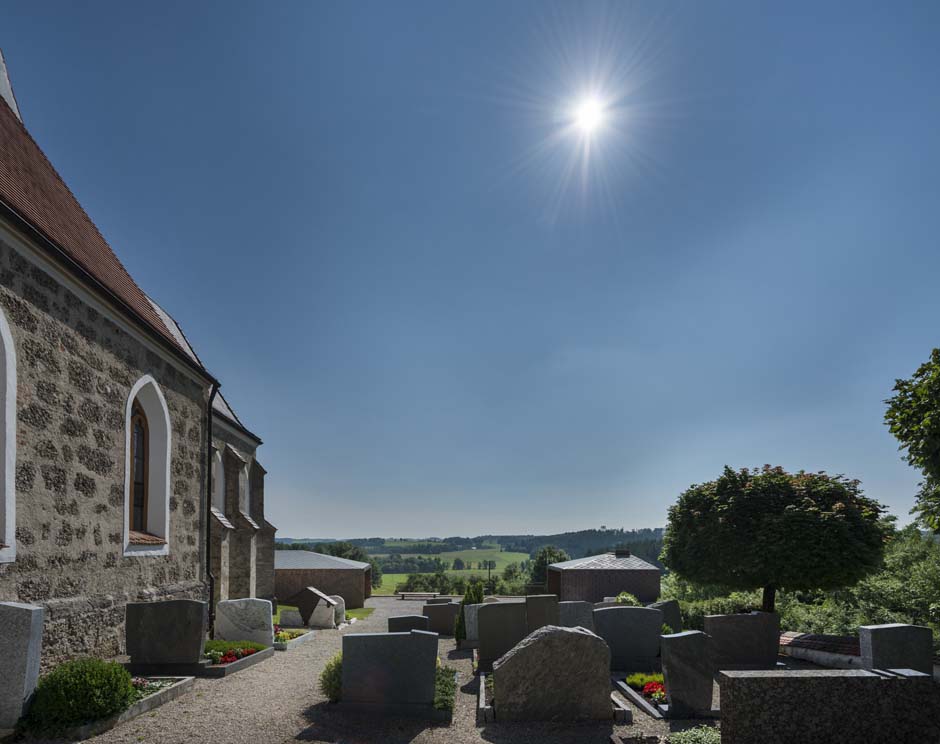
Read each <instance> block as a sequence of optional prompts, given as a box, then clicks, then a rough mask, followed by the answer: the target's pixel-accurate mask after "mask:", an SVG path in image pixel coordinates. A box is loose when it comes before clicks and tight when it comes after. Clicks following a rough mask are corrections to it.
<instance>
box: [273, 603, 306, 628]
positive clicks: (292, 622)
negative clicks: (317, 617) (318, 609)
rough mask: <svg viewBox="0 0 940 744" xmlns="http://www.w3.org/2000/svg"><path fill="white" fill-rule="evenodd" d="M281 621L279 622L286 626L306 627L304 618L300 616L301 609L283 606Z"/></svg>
mask: <svg viewBox="0 0 940 744" xmlns="http://www.w3.org/2000/svg"><path fill="white" fill-rule="evenodd" d="M280 620H281V622H280V623H279V624H280V625H281V626H282V627H284V628H305V627H307V626H306V625H304V619H303V618H302V617H301V616H300V611H299V610H293V609H288V608H287V607H282V608H281V615H280Z"/></svg>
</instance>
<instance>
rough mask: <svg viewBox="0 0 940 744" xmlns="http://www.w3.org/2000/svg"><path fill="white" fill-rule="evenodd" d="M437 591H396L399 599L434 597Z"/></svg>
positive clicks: (437, 594) (436, 595)
mask: <svg viewBox="0 0 940 744" xmlns="http://www.w3.org/2000/svg"><path fill="white" fill-rule="evenodd" d="M439 594H440V593H439V592H398V598H399V599H436V598H437V597H438V596H439Z"/></svg>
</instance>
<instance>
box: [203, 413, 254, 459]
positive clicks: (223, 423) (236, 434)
mask: <svg viewBox="0 0 940 744" xmlns="http://www.w3.org/2000/svg"><path fill="white" fill-rule="evenodd" d="M213 413H218V412H217V411H213ZM217 428H218V429H221V430H222V431H224V432H225V433H226V434H228V435H229V436H231V437H233V438H235V439H236V440H238V443H239V444H240V445H243V446H242V449H243V450H244V451H245V452H250V453H251V454H254V453H255V451H256V450H257V449H258V443H257V442H256V441H254V440H253V439H249V438H248V437H246V436H245V435H244V434H243V433H242V432H240V431H239V430H238V429H236V428H235V427H234V426H232V424H231V423H229V421H228V420H227V419H226V418H225V417H224V416H216V415H213V416H212V429H213V431H215V429H217ZM226 446H228V447H231V446H232V445H230V444H228V443H227V442H226ZM232 449H234V447H233V448H232ZM236 453H237V450H236ZM239 457H241V455H239ZM241 459H243V460H244V459H245V458H244V457H241Z"/></svg>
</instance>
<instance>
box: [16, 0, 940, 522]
mask: <svg viewBox="0 0 940 744" xmlns="http://www.w3.org/2000/svg"><path fill="white" fill-rule="evenodd" d="M868 5H869V4H861V3H859V4H851V5H849V4H830V6H829V7H819V4H818V3H810V2H807V3H798V2H794V3H786V4H773V5H771V4H769V3H744V2H739V3H728V2H709V3H693V2H688V3H678V4H675V3H651V2H648V3H637V4H627V3H619V4H616V5H605V4H601V3H589V4H583V5H576V4H572V3H563V4H556V5H552V4H550V3H548V2H543V1H542V0H537V1H535V2H521V1H520V2H514V3H508V4H507V3H501V2H490V3H481V2H476V3H461V4H453V3H439V2H427V3H417V2H407V3H366V4H363V3H329V4H328V3H309V2H280V3H276V4H275V3H260V2H259V3H234V2H232V3H229V2H224V3H223V2H217V3H183V2H167V3H160V4H156V5H154V4H151V5H140V4H126V3H117V2H103V1H99V2H95V3H87V4H78V3H69V2H10V3H6V4H5V5H4V11H3V15H4V21H3V26H2V33H0V46H2V48H3V50H4V52H5V54H6V57H7V62H8V65H9V68H10V72H11V76H12V78H13V84H14V88H15V91H16V94H17V98H18V101H19V104H20V108H21V111H22V113H23V117H24V120H25V122H26V124H27V126H28V127H29V129H30V131H31V132H32V133H33V135H34V136H35V137H36V139H37V140H38V142H39V143H40V145H41V146H42V147H43V148H44V150H45V151H46V153H47V155H49V157H50V158H51V160H52V161H53V163H54V164H55V165H56V167H57V168H58V169H59V171H60V173H61V174H62V175H63V177H64V178H65V179H66V181H67V183H68V184H69V185H70V186H71V187H72V189H73V191H74V192H75V193H76V195H77V196H78V198H79V200H80V201H81V202H82V204H83V205H84V206H85V208H86V209H87V210H88V212H89V213H90V214H91V216H92V218H93V219H94V220H95V221H96V223H97V224H98V226H99V228H100V229H101V230H102V232H103V233H104V235H105V236H106V237H107V238H108V240H109V241H110V242H111V244H112V246H113V247H114V248H115V250H116V252H117V253H118V255H119V257H120V258H121V259H122V261H124V263H125V264H126V265H127V266H128V268H129V270H130V271H131V273H132V274H133V275H134V276H135V277H136V278H137V280H138V281H139V283H140V284H141V285H142V286H143V287H144V289H145V290H146V291H148V292H149V293H150V294H152V295H153V296H154V297H155V298H157V299H158V300H159V301H160V302H161V304H163V305H164V306H165V307H166V308H167V309H168V310H170V311H171V312H172V313H173V314H174V315H175V317H176V318H177V319H178V320H179V321H180V322H181V324H182V325H183V326H184V328H185V330H186V331H187V333H188V335H189V337H190V339H191V340H192V341H193V342H194V344H195V345H196V346H197V348H198V350H199V352H200V354H201V356H202V357H203V359H204V361H205V362H206V363H207V365H208V366H209V368H210V369H211V370H212V371H213V372H214V373H215V374H216V375H217V376H218V377H219V378H220V379H221V380H222V382H223V392H224V393H225V395H226V396H227V397H228V399H229V400H230V402H231V403H232V404H233V406H234V407H235V408H236V410H237V411H238V412H239V413H240V415H241V416H242V418H243V420H244V421H245V422H246V423H247V424H248V426H249V427H250V428H252V429H253V430H255V431H256V432H258V433H259V434H260V435H261V437H262V438H263V439H264V440H265V445H264V447H263V448H262V449H261V451H260V453H259V457H260V459H261V461H262V462H263V464H264V465H265V466H266V468H267V469H268V471H269V473H268V480H267V486H266V495H267V509H268V513H269V519H270V521H271V522H272V523H274V524H275V525H277V526H278V527H279V529H280V534H281V535H292V536H300V535H306V536H334V537H342V536H365V535H389V536H401V535H410V536H425V535H452V534H479V533H494V532H495V533H517V532H525V533H544V532H554V531H564V530H573V529H581V528H588V527H597V526H600V525H602V524H603V525H607V526H618V527H619V526H624V527H628V528H629V527H644V526H657V525H661V524H663V523H664V521H665V515H666V509H667V507H668V506H669V504H671V503H672V502H673V501H674V500H675V499H676V497H677V496H678V494H679V493H680V492H681V491H682V490H683V489H684V488H685V487H687V486H688V485H689V484H691V483H694V482H701V481H703V480H709V479H711V478H713V477H715V476H717V475H718V474H719V473H720V471H721V468H722V466H723V465H724V464H725V463H727V464H730V465H732V466H736V467H740V466H760V465H762V464H764V463H772V464H781V465H783V466H785V467H787V468H791V469H799V468H805V469H808V470H817V469H826V470H829V471H833V472H842V473H846V474H848V475H851V476H853V477H858V478H860V479H861V480H862V482H863V485H864V487H865V488H866V491H867V493H868V494H869V495H871V496H873V497H875V498H878V499H879V500H881V501H882V502H884V503H885V504H887V505H888V506H889V507H890V509H891V511H892V512H894V513H895V514H898V515H899V516H901V517H902V519H904V520H906V519H907V512H908V510H909V509H910V507H911V505H912V503H913V494H914V492H915V490H916V483H917V474H916V472H915V471H913V470H912V469H911V468H909V467H908V466H907V465H905V464H904V463H903V462H902V461H901V459H900V457H899V454H898V452H897V446H896V442H895V441H894V440H893V438H892V437H891V435H890V434H889V432H888V431H887V429H886V427H885V426H884V425H883V423H882V417H883V412H884V405H883V400H884V399H885V398H886V397H888V396H889V395H890V391H891V386H892V384H893V381H894V378H896V377H899V376H906V375H908V374H910V373H911V372H912V371H913V370H914V369H915V368H916V366H917V364H919V363H920V362H921V361H922V360H924V359H926V358H927V356H928V354H929V351H930V349H931V348H932V347H933V346H934V345H936V344H937V341H938V335H940V292H937V291H936V277H937V275H938V272H940V251H938V240H937V236H938V235H940V209H938V204H940V187H938V184H940V180H938V178H937V173H938V171H940V167H938V166H940V126H938V121H940V96H937V95H936V90H937V86H936V83H937V79H936V73H937V70H938V69H940V45H938V44H937V43H936V36H935V30H936V28H937V26H938V22H940V5H937V4H936V3H931V2H925V3H921V4H918V3H902V4H899V5H893V6H891V7H890V8H889V7H888V6H885V5H882V6H877V5H871V6H868ZM594 88H596V89H598V90H599V92H600V94H601V95H602V96H604V97H605V100H607V99H611V100H609V112H608V126H606V127H605V128H604V129H603V130H602V131H600V132H599V133H598V134H597V135H596V137H595V138H594V139H593V140H592V147H591V153H590V157H589V158H588V160H587V161H575V163H576V172H575V174H574V175H573V176H572V175H571V174H569V172H568V170H567V169H568V167H569V164H570V163H571V162H572V158H573V157H576V156H578V154H579V153H580V152H581V151H580V150H579V149H578V148H579V146H580V145H581V143H579V140H578V136H577V135H575V134H573V133H571V132H570V131H567V130H566V126H567V122H566V121H565V115H566V114H567V112H568V111H569V109H570V105H571V102H572V101H573V100H575V99H577V98H578V97H579V96H580V95H582V94H583V92H584V91H586V90H588V89H594ZM582 167H584V168H585V170H580V169H581V168H582Z"/></svg>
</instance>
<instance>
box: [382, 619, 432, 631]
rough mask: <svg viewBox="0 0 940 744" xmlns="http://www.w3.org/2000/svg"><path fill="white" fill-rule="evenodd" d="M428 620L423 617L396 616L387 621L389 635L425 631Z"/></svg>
mask: <svg viewBox="0 0 940 744" xmlns="http://www.w3.org/2000/svg"><path fill="white" fill-rule="evenodd" d="M427 629H428V619H427V618H426V617H425V616H424V615H396V616H394V617H390V618H389V619H388V632H389V633H409V632H411V631H412V630H427Z"/></svg>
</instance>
